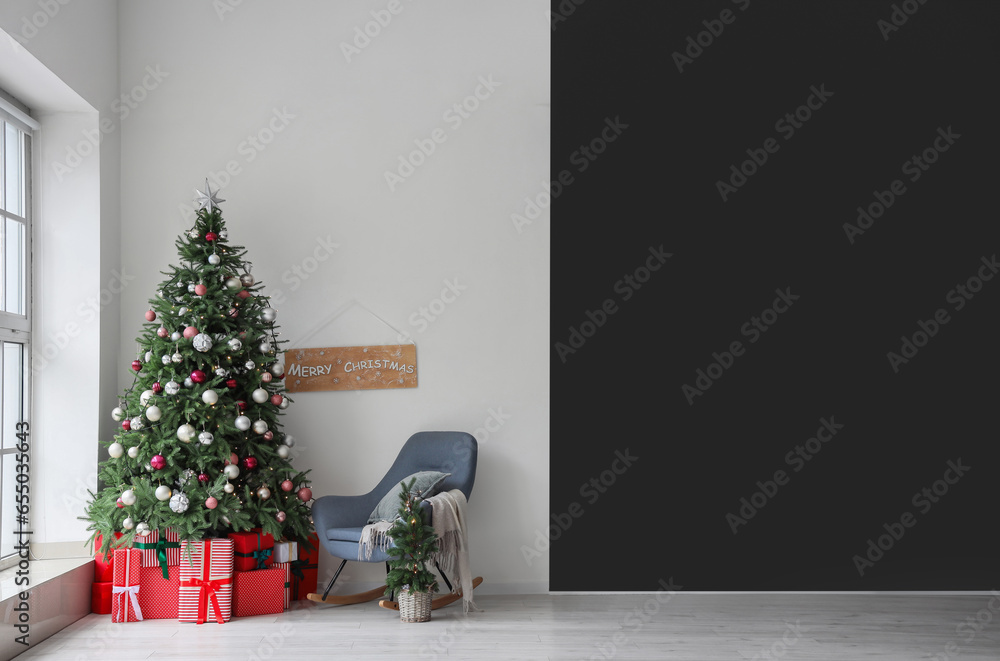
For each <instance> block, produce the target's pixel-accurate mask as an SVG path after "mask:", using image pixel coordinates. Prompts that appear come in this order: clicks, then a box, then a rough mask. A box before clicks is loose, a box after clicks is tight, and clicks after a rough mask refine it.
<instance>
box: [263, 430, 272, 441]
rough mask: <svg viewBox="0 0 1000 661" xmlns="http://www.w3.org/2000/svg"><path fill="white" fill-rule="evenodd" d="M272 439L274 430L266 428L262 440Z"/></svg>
mask: <svg viewBox="0 0 1000 661" xmlns="http://www.w3.org/2000/svg"><path fill="white" fill-rule="evenodd" d="M273 439H274V432H273V431H271V430H270V429H268V430H267V431H266V432H264V440H265V441H270V440H273Z"/></svg>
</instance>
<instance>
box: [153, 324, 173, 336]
mask: <svg viewBox="0 0 1000 661" xmlns="http://www.w3.org/2000/svg"><path fill="white" fill-rule="evenodd" d="M167 335H170V331H168V330H167V329H166V328H164V327H163V326H160V327H159V328H157V329H156V336H157V337H166V336H167Z"/></svg>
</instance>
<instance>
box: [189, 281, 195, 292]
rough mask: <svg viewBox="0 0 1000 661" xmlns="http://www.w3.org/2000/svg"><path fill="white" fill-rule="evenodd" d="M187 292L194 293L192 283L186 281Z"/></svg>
mask: <svg viewBox="0 0 1000 661" xmlns="http://www.w3.org/2000/svg"><path fill="white" fill-rule="evenodd" d="M188 293H189V294H193V293H194V283H193V282H191V283H188Z"/></svg>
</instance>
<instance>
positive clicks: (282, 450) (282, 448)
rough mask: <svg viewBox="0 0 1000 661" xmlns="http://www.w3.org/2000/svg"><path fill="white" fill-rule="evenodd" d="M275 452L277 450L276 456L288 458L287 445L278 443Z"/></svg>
mask: <svg viewBox="0 0 1000 661" xmlns="http://www.w3.org/2000/svg"><path fill="white" fill-rule="evenodd" d="M277 452H278V456H279V457H281V458H282V459H288V446H287V445H279V446H278V450H277Z"/></svg>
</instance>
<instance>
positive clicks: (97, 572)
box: [94, 532, 122, 613]
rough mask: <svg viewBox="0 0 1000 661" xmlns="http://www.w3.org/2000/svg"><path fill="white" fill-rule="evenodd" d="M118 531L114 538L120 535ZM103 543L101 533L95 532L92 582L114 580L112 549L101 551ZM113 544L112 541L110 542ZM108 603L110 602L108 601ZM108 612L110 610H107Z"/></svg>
mask: <svg viewBox="0 0 1000 661" xmlns="http://www.w3.org/2000/svg"><path fill="white" fill-rule="evenodd" d="M121 536H122V534H121V533H120V532H116V533H115V539H118V538H119V537H121ZM103 543H104V538H103V537H102V536H101V533H97V536H96V537H95V538H94V582H95V583H110V582H111V581H113V580H114V574H113V572H114V570H113V569H112V567H113V566H114V557H115V556H114V549H113V548H110V549H108V552H107V553H101V544H103ZM112 544H114V542H112ZM108 603H109V605H110V602H108ZM108 612H109V613H110V612H111V611H108Z"/></svg>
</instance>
